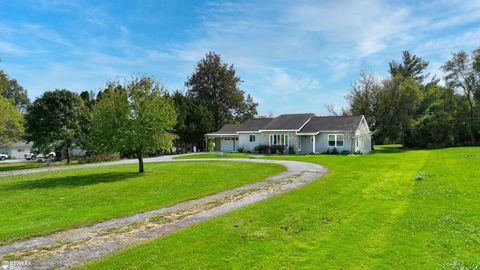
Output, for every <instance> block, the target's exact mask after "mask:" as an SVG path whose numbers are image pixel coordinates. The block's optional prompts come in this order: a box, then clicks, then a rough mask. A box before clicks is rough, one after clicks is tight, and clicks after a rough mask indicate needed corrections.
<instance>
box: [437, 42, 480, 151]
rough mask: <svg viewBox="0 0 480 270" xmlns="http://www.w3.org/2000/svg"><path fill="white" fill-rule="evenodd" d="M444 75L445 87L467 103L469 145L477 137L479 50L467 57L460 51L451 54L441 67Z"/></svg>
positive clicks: (479, 92) (479, 73)
mask: <svg viewBox="0 0 480 270" xmlns="http://www.w3.org/2000/svg"><path fill="white" fill-rule="evenodd" d="M442 70H443V71H444V72H445V73H446V75H445V77H444V80H445V82H446V85H447V87H450V88H452V89H454V90H457V91H460V92H462V93H463V95H464V96H465V98H466V100H467V102H468V118H469V120H470V125H469V130H468V132H469V134H470V138H471V143H473V144H474V143H475V141H476V136H479V122H480V121H479V119H478V117H479V112H480V105H478V104H480V48H478V49H476V50H474V51H473V52H472V54H471V55H470V56H469V55H468V54H467V53H466V52H464V51H460V52H457V53H453V54H452V58H451V59H450V60H448V61H447V62H446V63H445V64H444V65H443V66H442Z"/></svg>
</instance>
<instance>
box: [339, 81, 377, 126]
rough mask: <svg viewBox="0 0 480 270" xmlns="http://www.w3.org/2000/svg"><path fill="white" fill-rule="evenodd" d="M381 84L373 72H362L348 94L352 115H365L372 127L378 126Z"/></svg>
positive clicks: (349, 112)
mask: <svg viewBox="0 0 480 270" xmlns="http://www.w3.org/2000/svg"><path fill="white" fill-rule="evenodd" d="M380 91H381V86H380V84H379V83H378V81H377V80H376V79H375V76H373V75H372V74H367V73H365V72H361V73H360V79H359V80H358V81H357V82H355V83H354V84H353V85H352V87H351V88H350V92H349V94H348V95H347V96H346V99H347V102H348V105H349V110H348V114H350V115H364V116H365V119H366V120H367V122H368V125H369V127H370V129H372V130H375V129H376V126H377V120H376V116H377V115H376V114H377V109H378V93H379V92H380Z"/></svg>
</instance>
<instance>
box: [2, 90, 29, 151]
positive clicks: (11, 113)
mask: <svg viewBox="0 0 480 270" xmlns="http://www.w3.org/2000/svg"><path fill="white" fill-rule="evenodd" d="M0 116H1V117H0V143H9V142H15V141H17V140H18V139H19V138H20V136H21V135H22V133H23V130H24V128H23V116H22V114H21V113H20V112H19V111H18V110H17V109H16V108H15V106H14V105H13V103H12V102H11V101H10V100H7V99H6V98H4V97H2V96H0Z"/></svg>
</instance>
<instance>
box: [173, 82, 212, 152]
mask: <svg viewBox="0 0 480 270" xmlns="http://www.w3.org/2000/svg"><path fill="white" fill-rule="evenodd" d="M172 98H173V103H174V104H175V109H176V111H177V119H178V121H177V125H176V126H175V131H176V134H177V135H178V143H179V144H181V146H182V147H183V148H185V149H186V150H191V148H193V146H196V147H197V148H198V147H201V148H203V147H204V146H205V138H204V136H205V134H206V133H208V132H209V131H211V130H212V114H211V112H210V111H209V110H208V109H207V108H206V107H205V106H204V105H203V104H202V103H200V102H199V101H198V100H197V99H196V98H194V97H191V96H185V95H183V94H182V93H180V92H179V91H176V92H175V93H174V94H173V97H172Z"/></svg>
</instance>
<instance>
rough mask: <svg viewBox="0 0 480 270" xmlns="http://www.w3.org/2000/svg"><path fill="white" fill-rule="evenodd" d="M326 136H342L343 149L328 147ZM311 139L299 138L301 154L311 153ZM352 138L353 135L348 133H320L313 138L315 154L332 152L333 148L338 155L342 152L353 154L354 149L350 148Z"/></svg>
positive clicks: (309, 137)
mask: <svg viewBox="0 0 480 270" xmlns="http://www.w3.org/2000/svg"><path fill="white" fill-rule="evenodd" d="M328 134H343V136H344V138H343V147H333V146H328ZM311 137H312V136H299V138H301V139H300V140H301V146H302V151H301V153H302V154H308V153H312V152H313V142H312V141H311ZM352 137H353V133H349V132H320V133H319V134H318V135H316V136H315V153H325V152H327V150H330V151H332V150H333V148H336V149H337V151H338V152H339V153H341V152H342V151H344V150H346V151H349V152H354V149H353V148H352V146H353V145H352Z"/></svg>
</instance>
